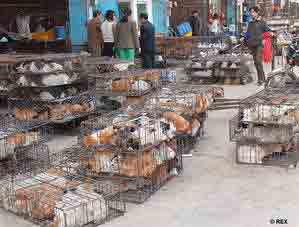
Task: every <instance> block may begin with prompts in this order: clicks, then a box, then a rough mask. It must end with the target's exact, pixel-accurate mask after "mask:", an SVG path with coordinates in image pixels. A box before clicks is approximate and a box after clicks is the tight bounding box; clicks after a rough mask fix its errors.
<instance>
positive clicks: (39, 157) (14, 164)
mask: <svg viewBox="0 0 299 227" xmlns="http://www.w3.org/2000/svg"><path fill="white" fill-rule="evenodd" d="M1 152H3V151H1ZM50 164H51V161H50V154H49V148H48V146H47V145H45V144H33V145H32V146H30V147H28V146H26V147H16V148H15V149H14V150H13V152H12V153H10V154H9V155H7V156H6V157H5V158H2V159H1V161H0V181H1V180H2V179H5V178H10V179H13V178H14V177H15V176H18V175H20V174H23V175H24V176H25V175H27V176H31V175H34V174H36V173H38V172H41V171H44V170H46V169H47V168H49V166H50Z"/></svg>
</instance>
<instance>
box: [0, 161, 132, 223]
mask: <svg viewBox="0 0 299 227" xmlns="http://www.w3.org/2000/svg"><path fill="white" fill-rule="evenodd" d="M61 157H62V156H61ZM66 167H68V166H66ZM66 167H64V168H62V167H61V166H60V165H59V163H57V166H56V164H55V165H53V166H52V167H51V168H49V169H48V170H45V171H42V172H39V173H36V174H23V173H20V174H18V175H16V176H15V177H14V178H10V177H6V178H2V179H1V180H0V185H1V189H0V204H1V207H2V208H3V209H5V210H7V211H9V212H12V213H14V214H16V215H18V216H21V217H23V218H25V219H26V220H29V221H31V222H33V223H35V224H37V225H39V226H48V227H53V226H60V227H74V226H78V227H80V226H98V225H99V224H103V223H105V222H107V221H110V220H111V219H113V218H116V217H118V216H121V215H123V214H124V212H125V210H126V205H125V203H124V202H123V201H122V198H121V194H120V193H119V190H118V187H120V186H119V185H117V184H116V183H114V184H113V185H112V184H108V183H107V184H106V183H105V182H104V181H101V182H99V181H95V180H93V179H92V178H90V177H83V176H80V175H77V174H76V175H73V174H72V171H71V168H66Z"/></svg>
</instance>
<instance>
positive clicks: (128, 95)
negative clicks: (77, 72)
mask: <svg viewBox="0 0 299 227" xmlns="http://www.w3.org/2000/svg"><path fill="white" fill-rule="evenodd" d="M87 64H88V66H87V69H88V73H89V83H91V84H92V85H95V94H96V97H97V100H98V101H99V102H100V103H101V104H103V103H104V102H107V100H108V99H110V100H111V99H114V100H117V101H119V103H120V106H119V105H118V107H119V108H120V107H121V105H123V104H126V103H130V102H131V101H132V100H133V102H135V101H136V100H137V101H140V100H143V99H145V97H146V96H148V95H150V94H151V93H152V92H153V91H155V90H157V89H159V88H160V86H161V83H160V77H161V71H160V70H153V69H152V70H151V69H150V70H144V69H136V68H135V67H134V66H133V65H130V63H129V62H127V61H123V60H119V59H113V58H107V57H100V58H90V59H88V60H87ZM92 85H91V86H92ZM114 106H115V105H114ZM116 109H118V108H115V109H112V110H116Z"/></svg>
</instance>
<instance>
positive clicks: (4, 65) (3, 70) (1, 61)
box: [0, 57, 14, 98]
mask: <svg viewBox="0 0 299 227" xmlns="http://www.w3.org/2000/svg"><path fill="white" fill-rule="evenodd" d="M13 64H14V59H11V58H9V57H0V97H3V98H7V95H8V91H9V90H10V89H11V88H12V87H11V86H12V84H13V82H12V81H11V79H10V78H9V73H10V72H11V70H12V65H13Z"/></svg>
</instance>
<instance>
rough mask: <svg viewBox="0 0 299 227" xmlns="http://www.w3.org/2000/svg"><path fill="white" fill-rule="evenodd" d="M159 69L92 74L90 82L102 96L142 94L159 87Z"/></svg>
mask: <svg viewBox="0 0 299 227" xmlns="http://www.w3.org/2000/svg"><path fill="white" fill-rule="evenodd" d="M160 77H161V71H160V70H134V69H131V70H126V71H115V72H113V73H103V74H94V75H92V76H90V79H91V80H90V82H91V83H92V84H95V86H96V94H97V95H102V96H144V95H146V94H148V93H150V92H151V91H153V90H155V89H158V88H160V86H161V84H160V82H161V81H160Z"/></svg>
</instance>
